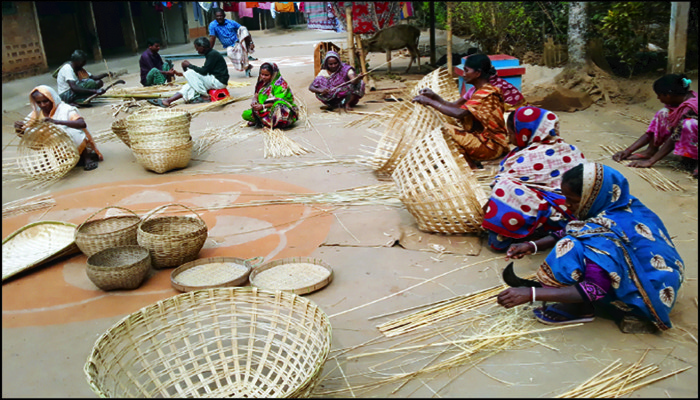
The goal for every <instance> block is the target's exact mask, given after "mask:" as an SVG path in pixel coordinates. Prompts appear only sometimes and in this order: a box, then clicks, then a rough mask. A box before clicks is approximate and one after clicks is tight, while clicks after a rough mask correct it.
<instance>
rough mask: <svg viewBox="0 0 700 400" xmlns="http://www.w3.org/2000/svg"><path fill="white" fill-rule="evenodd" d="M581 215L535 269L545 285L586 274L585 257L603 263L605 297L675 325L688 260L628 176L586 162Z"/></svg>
mask: <svg viewBox="0 0 700 400" xmlns="http://www.w3.org/2000/svg"><path fill="white" fill-rule="evenodd" d="M583 176H584V177H583V190H582V196H581V203H580V206H579V210H578V211H577V212H576V214H577V216H578V217H579V218H580V219H581V220H578V221H571V222H569V223H568V224H567V226H566V233H567V236H565V237H564V238H562V239H561V240H559V241H558V242H557V244H556V246H555V248H554V249H553V250H552V251H551V252H550V253H549V255H548V256H547V258H546V260H545V262H544V263H543V264H542V266H540V269H539V270H538V272H537V278H538V280H539V281H540V282H542V284H544V285H547V286H554V287H562V286H570V285H573V284H575V283H576V282H580V281H581V280H582V279H583V274H584V272H585V269H584V265H585V260H584V258H585V259H588V260H590V261H592V262H593V263H595V264H597V265H598V266H600V267H601V268H603V269H604V270H605V271H606V272H607V273H608V274H609V275H610V280H611V282H612V291H610V292H608V295H607V296H606V297H605V298H603V299H602V300H601V301H604V302H606V303H610V304H611V305H613V306H615V307H617V308H619V309H621V310H622V311H623V312H628V313H632V314H635V315H638V316H642V317H645V318H647V319H649V320H651V321H652V322H653V323H654V324H655V325H656V326H657V327H658V328H659V329H660V330H666V329H669V328H671V320H670V319H669V313H670V312H671V309H672V308H673V306H674V304H675V303H676V296H677V294H678V289H680V286H681V283H682V282H683V275H684V272H685V266H684V265H683V260H682V259H681V257H680V255H679V254H678V252H677V251H676V248H675V247H674V245H673V243H672V242H671V239H670V236H669V234H668V231H667V230H666V227H665V226H664V224H663V222H661V219H659V217H658V216H657V215H656V214H654V212H652V211H651V210H649V209H648V208H647V207H646V206H645V205H644V204H642V202H640V201H639V200H638V199H637V198H636V197H634V196H632V195H631V194H630V193H629V184H628V183H627V179H626V178H625V177H624V176H623V175H622V174H621V173H619V172H618V171H616V170H615V169H613V168H611V167H607V166H604V165H602V164H594V163H587V164H584V172H583Z"/></svg>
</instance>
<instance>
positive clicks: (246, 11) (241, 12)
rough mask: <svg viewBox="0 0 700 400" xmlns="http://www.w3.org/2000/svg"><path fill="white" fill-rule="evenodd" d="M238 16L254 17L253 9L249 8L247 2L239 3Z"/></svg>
mask: <svg viewBox="0 0 700 400" xmlns="http://www.w3.org/2000/svg"><path fill="white" fill-rule="evenodd" d="M238 17H239V18H243V17H248V18H253V9H252V8H248V6H247V4H246V3H243V2H240V3H238Z"/></svg>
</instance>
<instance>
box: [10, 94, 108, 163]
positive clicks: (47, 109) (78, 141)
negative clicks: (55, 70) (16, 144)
mask: <svg viewBox="0 0 700 400" xmlns="http://www.w3.org/2000/svg"><path fill="white" fill-rule="evenodd" d="M29 102H30V104H31V106H32V112H31V113H29V115H28V116H27V119H25V121H16V122H15V132H17V134H18V135H19V136H22V135H23V134H24V131H25V128H26V127H27V124H31V123H32V121H42V120H43V121H44V122H51V123H53V124H55V125H57V126H58V127H59V128H61V129H62V130H63V131H65V132H66V133H67V134H68V136H70V137H71V139H73V142H74V143H75V146H76V148H77V150H78V154H80V161H79V162H78V165H83V166H84V168H85V170H86V171H90V170H93V169H95V168H97V161H98V160H99V161H102V160H103V159H104V158H103V157H102V153H100V151H99V150H97V145H95V142H94V141H93V140H92V136H91V135H90V132H88V130H87V124H86V123H85V120H84V119H83V117H81V116H80V114H78V110H77V109H76V108H75V107H73V106H71V105H68V103H65V102H63V101H62V100H61V97H60V96H59V95H58V93H56V91H55V90H54V89H53V88H51V87H50V86H46V85H41V86H37V87H35V88H34V89H33V90H32V91H31V92H30V94H29Z"/></svg>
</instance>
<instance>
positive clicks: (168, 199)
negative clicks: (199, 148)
mask: <svg viewBox="0 0 700 400" xmlns="http://www.w3.org/2000/svg"><path fill="white" fill-rule="evenodd" d="M309 192H310V191H309V190H307V189H304V188H302V187H299V186H295V185H290V184H288V183H285V182H281V181H276V180H272V179H266V178H260V177H252V176H243V175H223V174H222V175H196V176H182V175H171V176H159V177H155V178H149V179H144V180H133V181H123V182H113V183H107V184H100V185H94V186H88V187H81V188H77V189H71V190H66V191H63V192H59V193H54V194H53V195H52V197H53V198H54V199H55V201H56V205H55V206H54V207H53V208H51V209H50V210H49V211H48V212H46V210H36V211H32V212H29V213H26V214H21V215H17V216H14V217H11V218H6V219H3V222H2V236H3V238H4V237H7V236H9V235H10V234H11V233H12V232H14V231H15V230H17V229H19V228H21V227H22V226H24V225H26V224H28V223H31V222H35V221H38V220H58V221H65V222H72V223H75V224H76V225H79V224H80V223H82V222H83V221H84V220H85V219H86V218H87V217H89V216H90V215H91V214H92V213H94V212H95V211H97V210H99V209H101V208H103V207H106V206H108V205H118V206H121V207H125V208H128V209H130V210H133V211H135V212H136V213H138V214H139V215H140V216H143V215H145V214H146V213H147V212H148V211H149V210H152V209H154V208H156V207H158V206H160V205H163V204H167V203H180V204H184V205H186V206H188V207H191V208H197V209H200V208H205V207H208V208H211V209H210V210H205V211H199V210H198V213H199V215H200V216H201V217H202V219H204V221H205V222H206V224H207V227H208V229H209V236H208V239H207V242H206V243H205V245H204V248H203V249H202V250H201V251H200V253H199V258H205V257H217V256H230V257H239V258H251V257H255V256H262V257H265V261H271V260H275V259H280V258H286V257H295V256H309V255H310V254H311V253H312V252H313V251H314V250H315V249H316V248H317V247H318V246H319V245H320V244H321V243H323V241H324V240H325V238H326V236H327V235H328V232H329V230H330V226H331V223H332V221H333V217H332V216H331V215H330V214H327V213H323V212H319V211H318V208H311V207H306V206H304V205H298V204H297V205H274V206H259V207H244V208H225V207H226V204H231V203H234V204H238V203H246V202H248V201H251V200H263V199H271V198H275V197H274V196H271V195H272V194H275V193H282V194H284V193H309ZM203 193H207V194H203ZM209 193H211V194H209ZM216 207H219V208H221V207H224V208H221V209H213V208H216ZM181 210H184V209H182V208H181V207H168V208H167V209H166V210H165V211H166V212H177V211H181ZM44 213H46V214H44ZM42 215H43V216H42ZM178 215H192V213H178ZM104 216H105V214H104V212H102V213H100V214H98V215H97V216H96V217H95V218H103V217H104ZM86 261H87V257H86V256H85V255H83V254H77V255H74V256H72V257H70V258H68V259H61V260H58V261H56V262H53V263H49V264H47V265H44V266H41V267H39V268H36V269H34V270H30V271H27V272H26V273H21V274H19V275H17V276H15V277H13V278H11V279H9V280H8V281H7V282H5V283H4V284H3V288H2V324H3V327H21V326H41V325H54V324H64V323H69V322H78V321H86V320H91V319H97V318H105V317H114V316H119V315H126V314H129V313H132V312H134V311H136V310H138V309H140V308H142V307H145V306H147V305H149V304H151V303H154V302H156V301H158V300H161V299H164V298H167V297H171V296H174V295H176V294H179V292H178V291H176V290H175V289H173V288H172V287H171V286H170V273H171V272H172V269H164V270H157V271H155V272H154V273H152V275H151V276H150V277H149V278H148V279H147V280H146V281H145V282H144V283H143V284H142V285H141V287H139V288H138V289H135V290H124V291H110V292H104V291H102V290H99V289H98V288H97V287H95V286H94V285H93V284H92V282H90V280H89V279H88V278H87V275H86V273H85V266H86Z"/></svg>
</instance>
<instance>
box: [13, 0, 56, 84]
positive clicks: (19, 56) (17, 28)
mask: <svg viewBox="0 0 700 400" xmlns="http://www.w3.org/2000/svg"><path fill="white" fill-rule="evenodd" d="M13 3H14V5H15V6H16V7H17V12H16V13H14V14H11V15H3V16H2V44H3V54H2V80H3V82H4V81H8V80H12V79H17V78H21V77H25V76H32V75H37V74H41V73H44V72H47V71H48V65H47V63H46V55H45V54H44V52H43V49H42V44H41V39H40V36H39V32H38V31H37V21H36V19H35V15H34V9H33V4H32V2H28V1H27V2H24V1H20V2H13Z"/></svg>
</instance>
